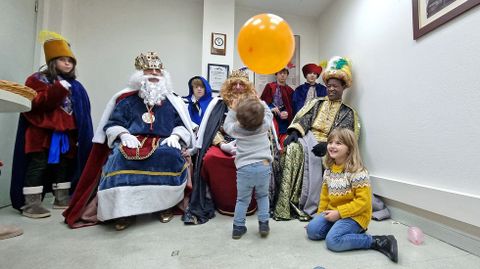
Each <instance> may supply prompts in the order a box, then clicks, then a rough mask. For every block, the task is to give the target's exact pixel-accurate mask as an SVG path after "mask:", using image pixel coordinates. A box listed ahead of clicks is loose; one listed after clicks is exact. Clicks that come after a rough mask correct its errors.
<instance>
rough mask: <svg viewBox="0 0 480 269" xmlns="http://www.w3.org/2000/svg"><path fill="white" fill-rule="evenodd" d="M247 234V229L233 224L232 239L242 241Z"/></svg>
mask: <svg viewBox="0 0 480 269" xmlns="http://www.w3.org/2000/svg"><path fill="white" fill-rule="evenodd" d="M246 232H247V227H245V226H237V225H235V224H233V231H232V238H233V239H240V238H241V237H242V235H244V234H245V233H246Z"/></svg>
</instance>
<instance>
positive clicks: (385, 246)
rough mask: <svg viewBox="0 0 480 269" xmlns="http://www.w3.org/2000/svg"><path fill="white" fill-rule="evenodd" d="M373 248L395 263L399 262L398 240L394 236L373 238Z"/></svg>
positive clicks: (375, 236)
mask: <svg viewBox="0 0 480 269" xmlns="http://www.w3.org/2000/svg"><path fill="white" fill-rule="evenodd" d="M371 248H372V249H375V250H378V251H380V252H381V253H383V254H385V256H387V257H388V258H390V260H392V261H393V262H395V263H396V262H398V247H397V239H395V237H394V236H393V235H374V236H372V246H371Z"/></svg>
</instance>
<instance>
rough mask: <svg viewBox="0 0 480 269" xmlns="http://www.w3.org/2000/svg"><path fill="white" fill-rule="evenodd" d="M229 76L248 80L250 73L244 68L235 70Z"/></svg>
mask: <svg viewBox="0 0 480 269" xmlns="http://www.w3.org/2000/svg"><path fill="white" fill-rule="evenodd" d="M229 78H239V79H245V80H247V81H248V74H247V72H245V71H244V70H234V71H232V73H231V74H230V77H229Z"/></svg>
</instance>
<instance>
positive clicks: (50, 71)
mask: <svg viewBox="0 0 480 269" xmlns="http://www.w3.org/2000/svg"><path fill="white" fill-rule="evenodd" d="M57 59H58V57H57V58H54V59H51V60H50V61H49V62H48V63H47V64H46V65H43V66H41V67H40V72H41V73H43V74H44V75H45V76H46V77H47V79H48V81H50V82H53V81H54V80H56V79H57V77H58V76H59V75H62V77H63V78H65V79H76V78H77V75H76V74H75V67H76V66H77V62H76V61H75V60H74V61H73V68H72V70H71V71H70V72H68V73H67V74H61V73H60V72H59V71H58V70H57V65H56V60H57Z"/></svg>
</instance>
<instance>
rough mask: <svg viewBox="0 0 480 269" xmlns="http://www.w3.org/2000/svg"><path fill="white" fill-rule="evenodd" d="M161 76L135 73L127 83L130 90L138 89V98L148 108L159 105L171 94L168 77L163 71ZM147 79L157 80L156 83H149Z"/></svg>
mask: <svg viewBox="0 0 480 269" xmlns="http://www.w3.org/2000/svg"><path fill="white" fill-rule="evenodd" d="M162 73H163V76H153V75H144V74H143V72H142V71H138V72H135V73H134V74H133V75H132V76H131V77H130V81H129V86H130V88H132V89H138V90H139V91H138V96H140V98H142V99H143V102H144V103H145V104H147V105H149V106H154V105H161V104H162V101H163V100H165V98H166V95H167V94H168V93H171V92H172V90H171V83H170V75H169V74H168V73H167V72H166V71H165V70H163V71H162ZM149 78H156V79H158V81H157V82H151V81H149V80H148V79H149Z"/></svg>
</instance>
